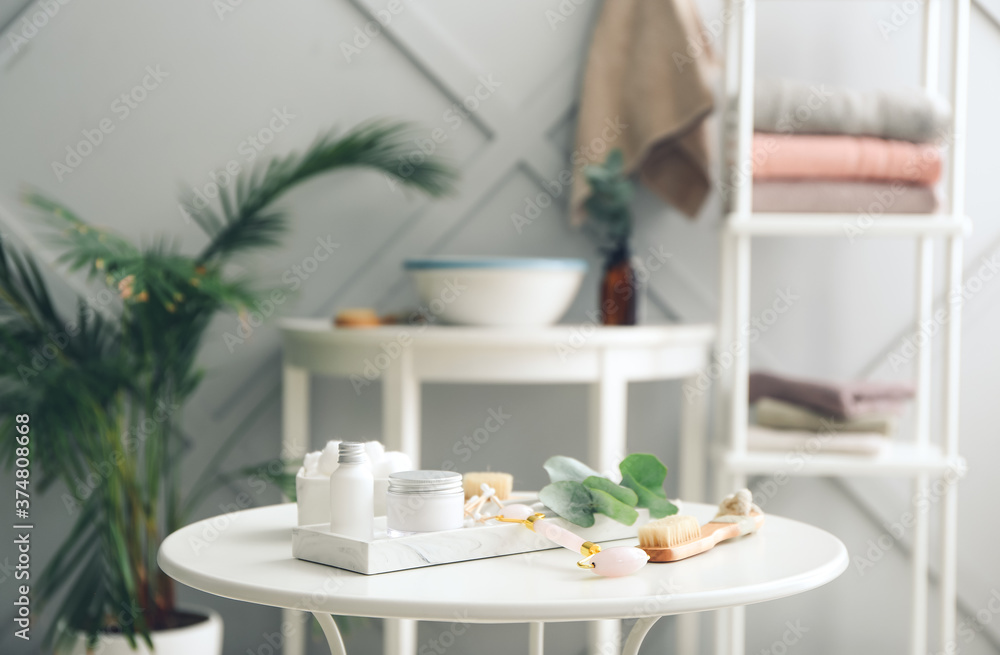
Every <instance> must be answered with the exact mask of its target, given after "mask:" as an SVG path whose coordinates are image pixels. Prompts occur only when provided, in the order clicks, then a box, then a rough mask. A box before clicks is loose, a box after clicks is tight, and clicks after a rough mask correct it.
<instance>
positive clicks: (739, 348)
mask: <svg viewBox="0 0 1000 655" xmlns="http://www.w3.org/2000/svg"><path fill="white" fill-rule="evenodd" d="M923 5H924V16H923V20H924V29H923V70H922V82H923V86H924V88H925V89H927V90H928V91H930V92H932V93H937V92H938V87H939V83H940V79H939V62H940V59H941V33H942V30H943V27H942V21H941V11H942V0H924V2H923ZM727 7H728V11H729V12H731V15H732V16H733V17H734V20H733V21H732V22H731V23H730V24H729V25H727V34H726V60H725V68H726V74H725V78H724V97H725V102H724V107H725V109H724V111H731V109H730V108H731V107H732V103H731V102H729V101H730V99H732V98H734V97H735V98H737V99H738V101H737V103H736V109H735V111H736V112H737V117H736V121H735V127H734V133H732V134H727V135H726V137H724V142H725V143H726V148H727V150H729V151H730V153H729V154H730V155H731V161H730V162H728V164H729V165H730V166H733V167H736V166H740V164H741V163H747V164H749V162H750V161H751V145H752V139H753V88H754V77H755V64H754V48H755V35H756V18H755V12H756V2H755V0H727ZM951 9H952V12H953V16H952V20H951V30H952V32H951V57H950V64H951V75H950V89H949V91H950V93H949V95H950V101H951V106H952V111H953V118H952V125H951V139H950V151H951V153H950V157H949V165H948V172H947V177H946V180H945V185H944V186H945V191H946V193H947V204H946V206H945V207H944V208H943V211H942V213H939V214H936V215H934V216H912V215H900V214H896V215H890V214H885V215H882V216H880V217H877V218H874V219H872V220H870V221H867V222H866V224H864V225H859V224H858V221H859V220H861V217H860V216H859V215H854V214H793V213H789V214H775V213H768V214H762V213H754V212H753V211H752V210H751V207H752V192H753V189H752V184H753V182H752V179H751V176H750V175H749V174H748V173H747V174H735V175H733V176H732V178H727V179H732V180H733V182H734V184H733V189H732V194H731V196H730V200H731V201H730V213H729V214H728V215H727V216H726V220H725V224H724V229H723V230H722V234H721V258H720V261H721V269H722V270H721V273H720V284H721V289H720V306H721V311H720V320H719V332H718V335H719V341H718V344H717V353H716V354H717V356H718V355H719V354H721V353H723V352H730V353H735V354H734V355H733V359H732V362H731V366H730V367H729V369H728V372H727V374H724V375H722V376H721V378H720V380H719V384H718V385H717V392H718V402H717V407H718V410H719V411H718V416H717V420H716V426H717V431H718V441H719V443H720V448H719V452H717V453H716V454H717V458H716V462H717V463H718V466H719V467H720V471H721V472H722V475H720V476H718V477H719V478H720V480H719V488H718V489H717V491H718V492H719V493H723V492H725V493H728V491H727V490H731V489H732V488H738V487H740V486H744V485H745V484H746V478H747V476H751V475H762V474H775V473H784V474H787V475H800V476H863V475H868V476H870V475H881V476H904V477H909V478H912V479H913V482H914V492H915V493H921V492H924V491H925V490H926V489H928V487H929V484H930V481H931V479H932V478H933V479H934V480H938V479H943V480H946V481H947V484H945V485H944V490H943V493H942V495H941V498H940V502H939V505H940V507H941V512H942V522H941V565H940V595H941V603H940V645H939V647H938V648H936V649H934V650H935V652H951V650H950V649H952V648H953V647H954V644H955V643H956V642H955V625H956V598H957V590H956V560H957V529H958V524H957V520H958V519H957V517H958V499H957V495H956V491H957V490H956V486H957V485H956V484H954V482H955V479H954V474H955V473H956V472H962V471H964V466H965V463H964V461H963V460H962V458H961V457H960V455H959V452H958V436H959V430H958V409H959V404H958V399H959V396H958V384H959V354H960V345H961V344H960V339H961V336H960V335H961V327H962V326H961V307H960V306H959V305H958V304H957V303H950V302H949V303H946V304H945V308H944V311H945V312H946V319H945V327H944V330H943V333H944V337H943V338H944V357H943V363H942V367H941V368H942V370H941V371H938V372H934V373H935V374H936V375H940V376H941V377H942V379H943V385H942V387H943V394H942V398H941V402H942V416H943V426H942V427H941V429H939V430H935V429H932V426H931V393H932V389H931V377H932V364H933V362H932V356H931V355H932V353H931V350H932V344H931V343H928V342H929V341H931V340H929V339H928V340H924V342H923V343H922V344H918V346H917V355H916V387H917V393H916V400H915V407H916V430H915V434H914V435H913V440H912V441H910V442H896V443H894V444H893V447H892V448H890V449H889V450H888V451H887V452H886V453H884V454H883V455H880V456H878V457H875V458H859V457H850V456H845V455H834V454H822V453H818V454H816V455H814V456H812V457H811V458H809V460H808V461H807V462H806V463H805V465H803V466H790V465H789V463H788V462H787V460H786V457H785V456H784V454H781V453H779V454H773V453H763V452H752V451H748V450H747V422H748V407H747V398H748V389H747V381H748V380H747V379H748V374H749V352H748V348H749V344H748V343H747V337H746V335H745V334H743V331H742V330H740V329H739V326H742V325H745V324H746V323H748V322H749V320H750V275H751V244H752V240H753V239H754V238H760V237H773V236H815V237H821V236H838V237H841V238H843V237H845V236H849V237H850V236H852V235H855V236H857V238H870V237H895V238H900V237H904V238H912V239H914V240H915V241H916V243H917V249H918V251H917V252H918V257H917V260H918V261H917V268H916V276H915V277H916V287H917V289H916V294H917V303H916V304H917V316H916V323H917V324H918V325H919V324H921V323H923V322H924V321H929V320H931V317H932V314H933V313H934V307H933V293H934V261H933V259H934V248H933V245H934V239H936V238H940V239H943V240H944V242H945V261H944V269H945V275H946V284H947V288H948V293H949V294H953V293H961V286H962V257H963V238H964V235H965V234H966V233H967V232H968V230H969V229H970V225H971V223H970V221H969V219H968V218H967V217H966V216H965V191H964V184H965V156H966V140H965V133H966V105H967V95H968V59H969V53H968V42H969V0H951ZM722 123H723V124H724V125H725V124H730V125H732V124H733V123H732V122H727V121H725V120H723V121H722ZM734 142H735V148H733V147H732V145H733V143H734ZM741 170H744V171H746V170H749V167H748V166H744V167H741ZM733 172H734V170H733V169H732V168H727V169H726V170H725V174H726V175H730V174H732V173H733ZM854 227H863V229H861V230H859V231H858V230H854V229H853V228H854ZM949 297H950V295H949ZM723 370H726V368H725V367H723ZM932 433H934V434H940V438H939V439H938V441H939V443H931V434H932ZM915 514H916V517H915V523H914V527H913V544H914V545H913V552H912V596H911V598H912V600H911V639H910V645H909V652H910V653H911V654H912V655H925V654H926V653H927V652H928V643H927V642H928V637H927V624H928V598H927V597H928V577H927V570H928V551H929V536H930V535H929V524H928V520H929V517H928V515H927V510H926V508H924V509H923V511H917V512H915ZM718 618H719V623H718V626H717V635H718V637H717V640H716V643H717V646H716V650H717V653H719V654H720V655H721V654H723V653H729V654H736V653H742V652H743V651H744V627H745V626H744V612H743V609H742V608H737V609H734V610H729V611H727V612H720V613H719V617H718Z"/></svg>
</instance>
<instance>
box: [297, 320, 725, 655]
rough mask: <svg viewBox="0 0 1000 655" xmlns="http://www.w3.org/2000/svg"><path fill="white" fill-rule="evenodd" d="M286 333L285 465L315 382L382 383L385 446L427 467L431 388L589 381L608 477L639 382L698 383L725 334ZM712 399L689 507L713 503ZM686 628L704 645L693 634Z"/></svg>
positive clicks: (391, 640)
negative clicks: (423, 442) (709, 485)
mask: <svg viewBox="0 0 1000 655" xmlns="http://www.w3.org/2000/svg"><path fill="white" fill-rule="evenodd" d="M280 325H281V330H282V335H283V343H284V384H283V410H282V411H283V414H282V421H283V423H282V426H283V428H282V429H283V432H282V456H283V457H286V458H297V457H301V456H303V455H304V454H305V452H306V450H307V449H308V447H309V377H310V375H328V376H338V377H346V378H351V379H352V381H353V383H354V384H356V385H365V386H367V385H371V384H379V383H381V384H382V439H383V442H384V443H385V446H386V448H387V449H391V450H401V451H403V452H405V453H407V454H408V455H409V456H410V457H412V458H413V461H414V464H415V465H417V466H419V464H420V387H421V384H422V383H424V382H439V383H462V384H471V383H511V384H565V383H580V384H587V385H589V387H590V421H589V425H590V431H589V440H588V460H589V461H588V464H590V465H591V466H592V467H594V468H595V469H597V470H598V471H601V472H610V471H614V470H617V466H618V462H619V461H621V459H622V458H623V457H624V456H625V455H626V453H627V451H626V443H625V442H626V415H627V409H628V383H629V382H640V381H648V380H671V379H682V380H690V381H691V384H692V385H694V379H695V377H696V376H697V375H698V374H699V373H701V372H704V369H705V367H706V366H707V365H708V361H709V350H710V348H711V346H712V343H713V339H714V335H715V331H714V329H713V327H712V326H711V325H644V326H635V327H605V326H596V325H586V324H585V325H557V326H553V327H545V328H531V329H524V328H522V329H511V328H475V327H447V326H433V325H423V326H408V325H398V326H384V327H374V328H334V327H333V326H332V324H331V322H330V321H329V320H326V319H286V320H283V321H282V322H281V324H280ZM692 388H695V387H693V386H692ZM707 400H708V398H707V392H705V393H695V394H691V395H690V397H689V398H688V401H687V402H684V403H682V405H681V407H682V410H681V416H680V424H681V430H680V434H681V456H680V457H681V461H680V462H678V465H677V466H676V467H675V468H674V470H679V471H683V472H684V473H683V475H681V476H680V485H681V488H680V494H681V497H682V498H683V499H684V500H689V501H696V500H702V499H703V498H702V495H703V493H704V487H705V480H704V470H705V462H706V453H705V447H706V431H705V413H706V412H705V410H706V406H707ZM615 630H617V626H615V625H612V624H608V623H607V622H605V623H603V624H600V623H599V624H596V625H595V627H594V631H595V632H597V633H599V634H598V635H595V636H597V637H598V639H596V640H592V643H607V642H608V640H609V638H612V639H613V633H614V631H615ZM683 632H684V633H685V634H690V636H689V637H686V638H689V639H694V638H695V636H694V634H693V630H692V629H690V628H688V629H685V630H684V631H683ZM300 637H301V635H300ZM684 638H685V637H682V640H683V639H684ZM300 642H301V638H300V639H289V640H288V641H286V647H285V651H284V652H285V655H299V654H300V653H302V652H304V650H301V648H302V646H303V645H301V644H300ZM415 651H416V630H415V626H414V625H413V624H411V623H409V622H400V621H390V622H389V623H388V624H387V632H386V653H387V654H388V653H392V655H402V654H407V655H411V654H412V653H414V652H415ZM681 652H690V651H687V650H682V651H681Z"/></svg>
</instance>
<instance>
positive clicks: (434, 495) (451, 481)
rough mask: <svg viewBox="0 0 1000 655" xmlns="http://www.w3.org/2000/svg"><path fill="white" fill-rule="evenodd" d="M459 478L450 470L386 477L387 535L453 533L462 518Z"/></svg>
mask: <svg viewBox="0 0 1000 655" xmlns="http://www.w3.org/2000/svg"><path fill="white" fill-rule="evenodd" d="M464 506H465V492H464V491H463V489H462V475H461V474H460V473H453V472H451V471H403V472H401V473H392V474H390V475H389V490H388V492H387V493H386V497H385V509H386V532H387V533H388V535H389V536H390V537H401V536H404V535H407V534H413V533H414V532H438V531H440V530H456V529H458V528H461V527H462V524H463V523H464V519H465V512H464Z"/></svg>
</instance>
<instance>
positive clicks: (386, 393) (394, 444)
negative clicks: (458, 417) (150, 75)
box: [382, 348, 420, 469]
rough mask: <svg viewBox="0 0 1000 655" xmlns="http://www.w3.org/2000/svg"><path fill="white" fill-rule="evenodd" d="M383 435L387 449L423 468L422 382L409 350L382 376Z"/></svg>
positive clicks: (404, 351) (401, 354) (416, 466)
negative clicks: (421, 457) (401, 454)
mask: <svg viewBox="0 0 1000 655" xmlns="http://www.w3.org/2000/svg"><path fill="white" fill-rule="evenodd" d="M382 436H383V441H384V443H385V447H386V450H399V451H402V452H404V453H406V454H407V455H409V456H410V459H412V460H413V467H414V468H416V469H419V468H420V380H419V379H417V376H416V373H415V371H414V370H413V351H412V350H411V349H409V348H405V349H404V350H403V352H401V353H400V355H399V358H398V359H397V360H396V361H395V362H393V363H392V365H390V366H389V368H387V369H386V370H385V371H384V372H383V373H382Z"/></svg>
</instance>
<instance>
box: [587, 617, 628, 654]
mask: <svg viewBox="0 0 1000 655" xmlns="http://www.w3.org/2000/svg"><path fill="white" fill-rule="evenodd" d="M621 643H622V622H621V621H619V620H618V619H608V620H603V621H591V622H590V623H588V624H587V653H588V654H589V655H613V654H616V653H619V652H620V650H619V649H620V648H621Z"/></svg>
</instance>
